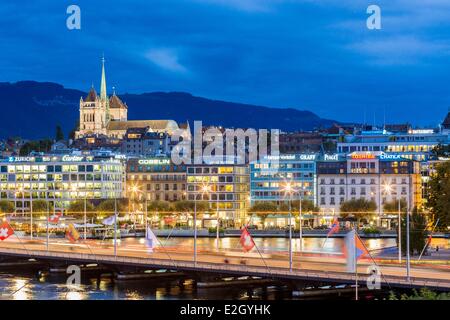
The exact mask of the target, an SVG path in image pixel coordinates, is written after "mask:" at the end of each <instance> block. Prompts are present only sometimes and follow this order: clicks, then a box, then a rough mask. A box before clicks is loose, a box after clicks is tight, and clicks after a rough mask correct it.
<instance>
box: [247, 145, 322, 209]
mask: <svg viewBox="0 0 450 320" xmlns="http://www.w3.org/2000/svg"><path fill="white" fill-rule="evenodd" d="M318 159H319V155H318V154H284V155H280V156H279V157H278V158H277V159H274V157H273V156H272V157H270V159H263V160H262V161H258V162H254V163H251V164H250V196H251V202H252V204H254V203H255V202H260V201H273V202H276V203H278V204H279V203H280V202H285V201H286V195H285V194H284V192H283V191H282V188H283V184H286V183H290V184H291V185H292V187H293V188H294V189H295V190H296V191H297V192H296V193H295V194H293V196H292V197H293V199H300V197H301V198H302V199H304V200H311V201H313V202H314V203H315V200H316V198H315V185H316V161H317V160H318ZM274 160H276V161H274Z"/></svg>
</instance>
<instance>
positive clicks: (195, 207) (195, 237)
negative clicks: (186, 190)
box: [194, 193, 197, 266]
mask: <svg viewBox="0 0 450 320" xmlns="http://www.w3.org/2000/svg"><path fill="white" fill-rule="evenodd" d="M194 266H197V194H195V193H194Z"/></svg>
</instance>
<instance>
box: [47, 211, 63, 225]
mask: <svg viewBox="0 0 450 320" xmlns="http://www.w3.org/2000/svg"><path fill="white" fill-rule="evenodd" d="M59 218H61V212H58V213H55V214H52V215H51V216H50V217H49V218H48V222H50V223H58V222H59Z"/></svg>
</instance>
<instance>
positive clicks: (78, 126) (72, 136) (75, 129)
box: [68, 120, 80, 140]
mask: <svg viewBox="0 0 450 320" xmlns="http://www.w3.org/2000/svg"><path fill="white" fill-rule="evenodd" d="M78 130H80V120H78V121H77V122H76V124H75V127H74V128H73V129H72V130H71V131H70V132H69V136H68V138H69V139H72V140H75V132H76V131H78Z"/></svg>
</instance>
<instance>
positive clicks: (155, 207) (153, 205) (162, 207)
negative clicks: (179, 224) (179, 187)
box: [147, 201, 172, 212]
mask: <svg viewBox="0 0 450 320" xmlns="http://www.w3.org/2000/svg"><path fill="white" fill-rule="evenodd" d="M147 210H148V211H160V212H161V211H163V212H170V211H172V206H171V204H170V202H168V201H150V202H148V203H147Z"/></svg>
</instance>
